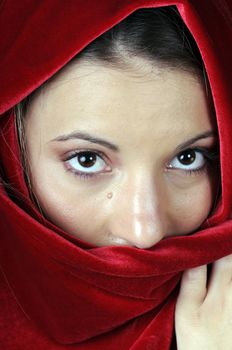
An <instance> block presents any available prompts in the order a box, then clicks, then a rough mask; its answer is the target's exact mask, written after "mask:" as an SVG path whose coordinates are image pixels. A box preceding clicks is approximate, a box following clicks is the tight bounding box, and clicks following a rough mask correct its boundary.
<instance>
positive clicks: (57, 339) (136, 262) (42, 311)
mask: <svg viewBox="0 0 232 350" xmlns="http://www.w3.org/2000/svg"><path fill="white" fill-rule="evenodd" d="M227 1H228V2H226V0H220V1H218V0H210V1H207V0H189V1H188V0H176V1H167V0H166V1H165V0H123V1H121V0H98V1H93V0H92V1H91V0H84V1H83V0H69V1H59V0H46V1H37V0H21V1H7V0H5V1H4V0H2V1H0V33H1V35H0V48H1V52H0V81H1V83H0V114H1V118H0V128H1V133H0V167H1V169H2V170H1V172H2V177H3V178H4V180H7V181H8V182H9V183H10V184H11V185H12V186H14V187H16V188H17V189H18V191H19V192H20V194H21V196H15V197H10V196H9V195H8V194H7V193H6V191H5V189H4V186H2V185H0V347H1V349H3V350H13V349H15V350H18V349H23V350H27V349H28V350H29V349H30V350H31V349H33V350H47V349H49V350H50V349H90V350H91V349H94V350H95V349H107V350H113V349H123V350H124V349H125V350H126V349H130V350H137V349H163V350H168V349H175V337H174V322H173V318H174V310H175V300H176V296H177V293H178V283H179V281H180V277H181V273H182V271H183V270H185V269H187V268H190V267H193V266H198V265H202V264H209V263H211V262H212V261H214V260H216V259H218V258H220V257H223V256H225V255H227V254H231V253H232V222H231V220H230V219H229V216H230V208H231V203H232V165H231V161H230V157H231V154H232V137H231V130H232V117H231V114H232V106H231V99H229V96H230V94H231V93H232V70H231V62H232V56H231V51H232V50H231V38H232V29H231V28H232V3H231V2H230V0H227ZM173 4H174V5H176V6H177V7H178V10H179V12H180V14H181V16H182V18H183V20H184V21H185V23H186V25H187V26H188V28H189V29H190V31H191V33H192V35H193V36H194V38H195V40H196V42H197V44H198V46H199V49H200V51H201V54H202V57H203V60H204V63H205V66H206V70H207V73H208V77H209V81H210V85H211V89H212V94H213V100H214V104H215V109H216V114H217V122H218V128H219V136H220V153H221V178H222V199H221V202H220V206H219V207H218V210H217V211H216V213H215V214H214V215H213V217H211V218H210V219H209V220H208V221H207V225H204V227H203V228H202V229H201V230H200V231H199V232H197V233H195V234H193V235H190V236H186V237H172V238H168V239H165V240H162V241H161V242H159V243H158V244H156V245H155V246H154V247H153V248H151V249H147V250H141V249H136V248H132V247H101V248H99V247H98V248H97V247H94V246H91V245H89V244H86V243H84V242H81V241H79V240H78V239H75V238H73V237H70V235H69V234H67V233H66V232H64V231H62V230H61V229H59V228H58V227H56V226H55V225H53V224H51V223H50V222H48V221H45V220H43V218H42V217H41V216H40V214H39V213H38V212H37V210H36V209H35V208H34V207H33V205H32V203H31V201H30V199H29V194H28V190H27V187H26V185H25V182H24V178H23V173H22V168H21V166H20V158H19V146H18V140H17V136H16V132H15V127H14V114H13V111H12V107H13V106H14V105H15V104H16V103H18V102H19V101H20V100H22V99H23V98H24V97H25V96H27V95H28V94H30V93H31V92H32V91H33V90H34V89H35V88H37V87H38V86H40V85H41V84H42V83H43V82H44V81H46V80H47V79H48V78H49V77H51V76H52V75H53V74H54V73H55V72H57V71H58V70H59V69H60V68H61V67H62V66H64V65H65V64H66V63H67V62H68V61H69V60H70V59H71V58H72V57H73V56H75V55H76V54H77V53H78V52H79V51H80V50H81V49H82V48H83V47H85V46H86V45H87V44H88V43H89V42H91V41H92V40H93V39H95V38H96V37H98V36H99V35H101V34H102V33H103V32H105V31H106V30H108V29H110V28H111V27H112V26H114V25H115V24H116V23H118V22H120V21H121V20H122V19H123V18H125V17H126V16H128V15H129V14H130V13H131V12H133V11H135V10H136V9H138V8H143V7H158V6H164V5H173Z"/></svg>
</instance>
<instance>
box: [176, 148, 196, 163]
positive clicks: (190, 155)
mask: <svg viewBox="0 0 232 350" xmlns="http://www.w3.org/2000/svg"><path fill="white" fill-rule="evenodd" d="M195 159H196V152H195V151H194V150H186V151H184V152H182V153H181V154H180V155H179V156H178V160H179V161H180V162H181V163H182V164H184V165H190V164H192V163H193V162H194V161H195Z"/></svg>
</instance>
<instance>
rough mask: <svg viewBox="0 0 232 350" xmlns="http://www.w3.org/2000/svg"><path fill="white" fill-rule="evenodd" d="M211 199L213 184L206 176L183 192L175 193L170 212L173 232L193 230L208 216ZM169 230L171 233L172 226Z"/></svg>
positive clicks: (181, 233)
mask: <svg viewBox="0 0 232 350" xmlns="http://www.w3.org/2000/svg"><path fill="white" fill-rule="evenodd" d="M213 201H214V184H213V182H212V181H211V180H209V179H208V178H205V179H204V180H203V181H201V182H200V183H199V184H198V185H197V186H194V187H193V188H191V189H190V190H188V191H186V192H185V193H181V194H180V193H179V194H176V201H175V205H174V207H173V208H175V209H174V210H173V212H172V222H173V221H174V222H175V224H174V225H173V226H175V231H176V232H175V234H177V235H184V234H188V233H191V232H193V231H195V230H196V229H197V228H198V227H199V226H200V225H201V224H202V223H203V222H204V221H205V220H206V218H207V217H208V215H209V213H210V211H211V209H212V206H213ZM173 218H174V220H173ZM169 230H170V231H171V232H172V233H173V227H172V228H170V229H169Z"/></svg>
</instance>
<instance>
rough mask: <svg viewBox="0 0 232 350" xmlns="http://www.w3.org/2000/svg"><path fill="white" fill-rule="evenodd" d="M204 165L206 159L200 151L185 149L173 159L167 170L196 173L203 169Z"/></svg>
mask: <svg viewBox="0 0 232 350" xmlns="http://www.w3.org/2000/svg"><path fill="white" fill-rule="evenodd" d="M205 164H206V158H205V156H204V154H203V152H202V151H199V150H194V149H187V150H184V151H182V152H181V153H179V154H178V155H177V156H176V157H175V158H173V160H172V161H171V163H170V164H169V168H174V169H181V170H186V171H197V170H200V169H202V168H204V166H205Z"/></svg>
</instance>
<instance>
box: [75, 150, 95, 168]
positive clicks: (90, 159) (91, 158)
mask: <svg viewBox="0 0 232 350" xmlns="http://www.w3.org/2000/svg"><path fill="white" fill-rule="evenodd" d="M77 158H78V162H79V163H80V165H82V166H83V167H85V168H90V167H92V166H93V165H94V164H95V163H96V160H97V155H96V154H95V153H92V152H80V153H79V154H78V155H77Z"/></svg>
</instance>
